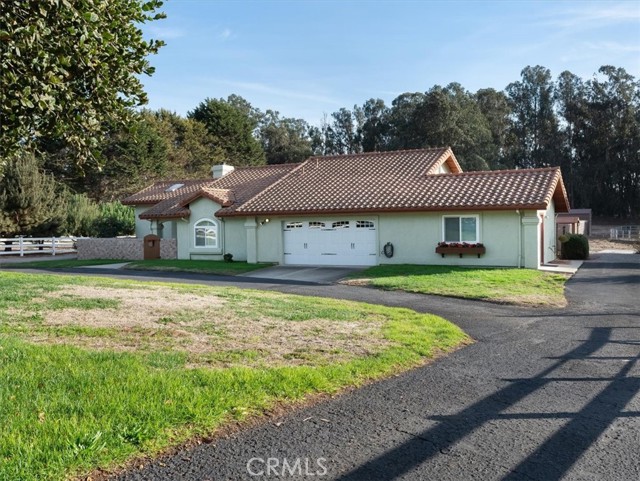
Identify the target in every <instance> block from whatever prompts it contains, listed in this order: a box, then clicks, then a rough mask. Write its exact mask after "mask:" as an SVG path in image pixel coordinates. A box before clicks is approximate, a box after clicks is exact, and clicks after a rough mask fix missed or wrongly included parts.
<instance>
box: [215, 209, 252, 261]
mask: <svg viewBox="0 0 640 481" xmlns="http://www.w3.org/2000/svg"><path fill="white" fill-rule="evenodd" d="M221 221H222V223H223V224H224V253H225V254H227V253H229V254H232V255H233V259H234V260H236V261H246V260H247V234H246V230H245V227H244V221H245V219H244V218H242V217H227V218H225V219H221Z"/></svg>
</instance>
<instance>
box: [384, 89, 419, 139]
mask: <svg viewBox="0 0 640 481" xmlns="http://www.w3.org/2000/svg"><path fill="white" fill-rule="evenodd" d="M424 98H425V94H423V93H421V92H406V93H403V94H401V95H398V96H397V97H396V98H395V99H393V102H391V112H390V113H389V130H390V137H391V138H390V140H389V144H390V145H389V150H399V149H419V148H422V147H424V145H425V143H426V139H425V138H424V133H423V132H421V131H420V128H419V126H418V123H417V122H416V115H417V113H416V112H417V110H418V107H420V106H421V105H422V103H423V102H424Z"/></svg>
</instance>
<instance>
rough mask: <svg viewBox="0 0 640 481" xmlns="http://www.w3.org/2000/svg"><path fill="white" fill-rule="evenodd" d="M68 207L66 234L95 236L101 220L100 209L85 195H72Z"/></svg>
mask: <svg viewBox="0 0 640 481" xmlns="http://www.w3.org/2000/svg"><path fill="white" fill-rule="evenodd" d="M68 205H69V209H68V211H67V219H66V224H65V232H66V234H67V235H75V236H83V237H92V236H95V235H96V222H97V220H98V219H99V218H100V207H99V206H98V205H97V204H96V203H95V202H93V201H92V200H91V199H89V198H88V197H87V196H86V195H84V194H73V195H71V196H70V197H69V200H68Z"/></svg>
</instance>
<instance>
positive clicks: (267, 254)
mask: <svg viewBox="0 0 640 481" xmlns="http://www.w3.org/2000/svg"><path fill="white" fill-rule="evenodd" d="M465 214H472V215H478V218H479V220H480V228H479V231H480V232H479V236H480V239H479V241H480V242H482V243H483V244H484V245H485V246H486V249H487V252H486V254H484V255H483V256H481V257H480V258H478V257H477V256H464V257H462V258H460V257H459V256H453V255H448V256H446V257H444V258H443V257H442V256H441V255H440V254H436V252H435V249H436V245H437V244H438V242H440V241H441V240H443V226H442V222H443V221H442V219H443V216H444V215H460V213H459V212H437V213H424V212H423V213H394V214H374V215H368V216H361V215H358V216H304V217H271V218H270V222H269V223H268V224H262V225H260V222H262V221H263V220H264V219H263V218H261V217H258V218H255V223H256V237H257V243H256V246H257V257H256V260H257V262H278V263H282V262H283V234H282V224H283V222H291V221H295V220H305V219H306V220H308V219H318V220H322V219H323V218H324V219H326V218H331V219H332V220H341V219H373V220H375V221H376V222H377V225H378V229H377V242H378V259H377V260H378V263H379V264H436V265H471V266H473V265H478V266H513V267H517V266H518V255H519V249H518V242H519V241H522V239H521V238H519V236H518V229H519V228H520V225H521V216H524V215H528V214H530V215H532V216H533V217H534V219H535V217H536V215H537V212H536V211H531V212H530V213H528V214H525V213H524V212H521V213H517V212H516V211H515V210H513V211H485V212H481V211H478V212H468V213H465ZM244 220H245V221H246V220H247V219H246V218H245V219H244ZM250 220H251V222H253V221H254V219H253V218H252V219H250ZM226 222H228V221H226ZM387 242H391V243H392V244H393V245H394V256H393V257H392V258H387V257H385V256H384V254H382V250H383V248H384V245H385V244H386V243H387ZM523 244H524V243H523ZM530 245H531V246H537V245H539V244H538V243H537V236H535V234H534V238H533V239H531V240H530ZM521 254H522V255H523V257H524V255H525V253H524V252H522V253H521ZM529 255H530V256H531V255H533V256H537V253H536V249H535V248H533V249H532V250H531V252H529ZM234 257H235V255H234ZM521 262H522V264H524V263H525V260H524V258H523V259H522V261H521ZM536 262H537V257H536V258H535V259H532V260H530V262H529V263H530V264H533V263H536Z"/></svg>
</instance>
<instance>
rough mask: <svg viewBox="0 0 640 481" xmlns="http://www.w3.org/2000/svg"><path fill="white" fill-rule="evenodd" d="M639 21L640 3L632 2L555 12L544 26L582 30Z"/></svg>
mask: <svg viewBox="0 0 640 481" xmlns="http://www.w3.org/2000/svg"><path fill="white" fill-rule="evenodd" d="M565 5H566V4H565ZM638 21H640V3H638V2H635V1H631V2H623V3H614V2H608V3H601V4H592V5H589V6H585V5H583V6H582V7H581V8H568V9H560V10H555V11H553V12H552V14H550V15H549V16H548V17H547V18H546V19H545V20H544V21H543V24H545V25H548V26H552V27H558V28H566V29H573V28H577V29H581V28H592V27H600V26H605V25H615V24H621V23H633V22H638Z"/></svg>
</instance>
